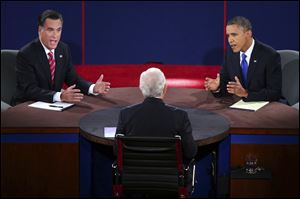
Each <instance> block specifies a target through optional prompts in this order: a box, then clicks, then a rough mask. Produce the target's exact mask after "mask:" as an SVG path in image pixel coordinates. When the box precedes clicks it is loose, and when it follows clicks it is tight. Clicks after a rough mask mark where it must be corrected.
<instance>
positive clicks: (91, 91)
mask: <svg viewBox="0 0 300 199" xmlns="http://www.w3.org/2000/svg"><path fill="white" fill-rule="evenodd" d="M94 87H95V84H92V85H91V86H90V88H89V92H88V94H92V95H99V93H94Z"/></svg>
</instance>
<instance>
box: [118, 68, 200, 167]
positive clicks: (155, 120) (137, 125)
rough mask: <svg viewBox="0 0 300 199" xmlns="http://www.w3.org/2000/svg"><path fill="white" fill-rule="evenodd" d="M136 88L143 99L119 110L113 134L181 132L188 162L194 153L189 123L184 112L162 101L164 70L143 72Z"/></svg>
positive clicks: (154, 134)
mask: <svg viewBox="0 0 300 199" xmlns="http://www.w3.org/2000/svg"><path fill="white" fill-rule="evenodd" d="M139 87H140V90H141V91H142V94H143V96H144V97H145V99H144V101H143V102H142V103H140V104H136V105H132V106H129V107H125V108H124V109H122V110H121V111H120V115H119V121H118V126H117V131H116V134H124V135H130V136H149V137H151V136H153V137H173V136H174V135H180V136H181V139H182V146H183V156H184V157H183V158H184V160H185V162H189V161H190V159H192V158H193V157H194V156H195V155H196V153H197V145H196V143H195V141H194V138H193V135H192V127H191V123H190V120H189V118H188V114H187V112H186V111H184V110H181V109H179V108H176V107H173V106H170V105H167V104H165V103H164V102H163V98H164V96H165V94H166V91H167V86H166V78H165V76H164V74H163V72H162V71H161V70H160V69H158V68H149V69H148V70H146V71H144V72H143V73H142V74H141V76H140V85H139ZM115 146H116V145H115ZM115 152H116V150H115Z"/></svg>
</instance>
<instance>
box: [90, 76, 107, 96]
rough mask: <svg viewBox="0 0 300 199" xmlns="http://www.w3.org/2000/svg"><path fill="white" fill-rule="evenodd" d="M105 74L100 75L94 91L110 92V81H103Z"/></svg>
mask: <svg viewBox="0 0 300 199" xmlns="http://www.w3.org/2000/svg"><path fill="white" fill-rule="evenodd" d="M102 80H103V74H101V76H100V77H99V79H98V80H97V82H96V83H95V87H94V91H93V92H94V93H103V94H104V93H108V91H109V89H110V83H109V82H103V81H102Z"/></svg>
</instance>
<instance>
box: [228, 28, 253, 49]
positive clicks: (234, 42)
mask: <svg viewBox="0 0 300 199" xmlns="http://www.w3.org/2000/svg"><path fill="white" fill-rule="evenodd" d="M226 35H227V38H228V43H229V45H230V47H231V49H232V51H233V52H235V53H237V52H240V51H242V52H245V51H246V50H247V49H248V48H249V47H250V45H251V38H252V32H251V30H248V31H245V30H244V28H243V27H241V26H238V25H236V24H233V25H228V26H226Z"/></svg>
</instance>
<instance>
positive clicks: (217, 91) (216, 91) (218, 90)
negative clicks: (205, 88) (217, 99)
mask: <svg viewBox="0 0 300 199" xmlns="http://www.w3.org/2000/svg"><path fill="white" fill-rule="evenodd" d="M220 90H221V88H218V89H217V90H215V91H211V92H213V93H219V92H220Z"/></svg>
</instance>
